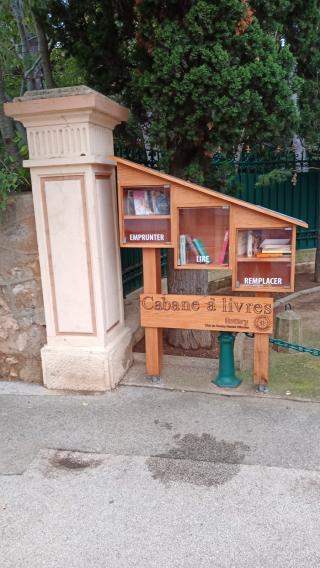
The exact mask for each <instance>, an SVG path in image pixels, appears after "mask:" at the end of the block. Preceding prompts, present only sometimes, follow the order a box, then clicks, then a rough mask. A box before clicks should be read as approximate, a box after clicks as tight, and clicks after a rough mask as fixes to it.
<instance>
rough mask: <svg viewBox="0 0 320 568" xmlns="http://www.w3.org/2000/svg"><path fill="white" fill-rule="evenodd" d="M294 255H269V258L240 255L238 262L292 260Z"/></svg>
mask: <svg viewBox="0 0 320 568" xmlns="http://www.w3.org/2000/svg"><path fill="white" fill-rule="evenodd" d="M291 260H292V257H291V255H290V256H275V257H271V256H268V257H267V258H262V257H261V256H258V257H256V256H238V258H237V262H291Z"/></svg>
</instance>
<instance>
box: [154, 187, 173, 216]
mask: <svg viewBox="0 0 320 568" xmlns="http://www.w3.org/2000/svg"><path fill="white" fill-rule="evenodd" d="M153 203H154V208H155V209H156V210H157V214H158V215H169V213H170V199H169V194H168V193H167V192H165V191H163V190H159V191H155V192H154V196H153Z"/></svg>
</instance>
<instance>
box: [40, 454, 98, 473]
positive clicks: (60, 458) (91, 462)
mask: <svg viewBox="0 0 320 568" xmlns="http://www.w3.org/2000/svg"><path fill="white" fill-rule="evenodd" d="M101 463H102V460H101V459H100V460H99V459H96V458H92V457H91V456H86V455H85V454H82V453H81V454H80V453H78V452H59V451H57V452H55V454H54V455H53V456H52V457H51V458H50V460H49V466H50V467H51V468H55V469H61V470H64V471H74V470H84V469H88V468H90V469H92V468H95V467H98V466H99V465H101Z"/></svg>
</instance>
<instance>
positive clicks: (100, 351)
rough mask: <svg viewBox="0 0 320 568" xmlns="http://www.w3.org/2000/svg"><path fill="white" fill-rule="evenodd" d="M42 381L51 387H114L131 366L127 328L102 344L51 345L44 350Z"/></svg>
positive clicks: (80, 388) (100, 389)
mask: <svg viewBox="0 0 320 568" xmlns="http://www.w3.org/2000/svg"><path fill="white" fill-rule="evenodd" d="M41 358H42V369H43V382H44V385H45V386H46V387H47V388H48V389H63V390H73V391H90V392H93V391H107V390H111V389H113V388H114V387H115V386H116V385H117V384H118V383H119V381H120V380H121V379H122V378H123V376H124V375H125V373H126V371H127V370H128V369H129V367H130V366H131V365H132V361H133V357H132V345H131V333H130V331H129V330H128V329H125V331H124V332H123V333H122V334H121V335H120V336H118V337H117V338H116V339H115V340H114V341H113V342H112V343H111V344H110V345H108V346H107V347H105V348H102V347H91V348H89V347H62V346H61V347H60V346H57V347H56V346H55V347H51V346H48V345H46V346H45V347H43V349H42V350H41Z"/></svg>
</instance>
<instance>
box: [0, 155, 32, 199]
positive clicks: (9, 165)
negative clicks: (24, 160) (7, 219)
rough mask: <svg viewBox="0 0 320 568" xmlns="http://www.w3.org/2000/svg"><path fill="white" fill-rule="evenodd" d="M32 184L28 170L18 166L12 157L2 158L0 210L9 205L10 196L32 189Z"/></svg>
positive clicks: (0, 165)
mask: <svg viewBox="0 0 320 568" xmlns="http://www.w3.org/2000/svg"><path fill="white" fill-rule="evenodd" d="M30 187H31V183H30V178H29V172H28V170H25V169H24V168H23V167H22V166H17V163H16V161H15V159H14V158H13V157H12V156H9V155H5V156H3V157H2V158H0V210H4V209H6V207H7V204H8V198H9V196H10V194H12V193H15V192H18V191H25V190H27V189H30Z"/></svg>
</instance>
